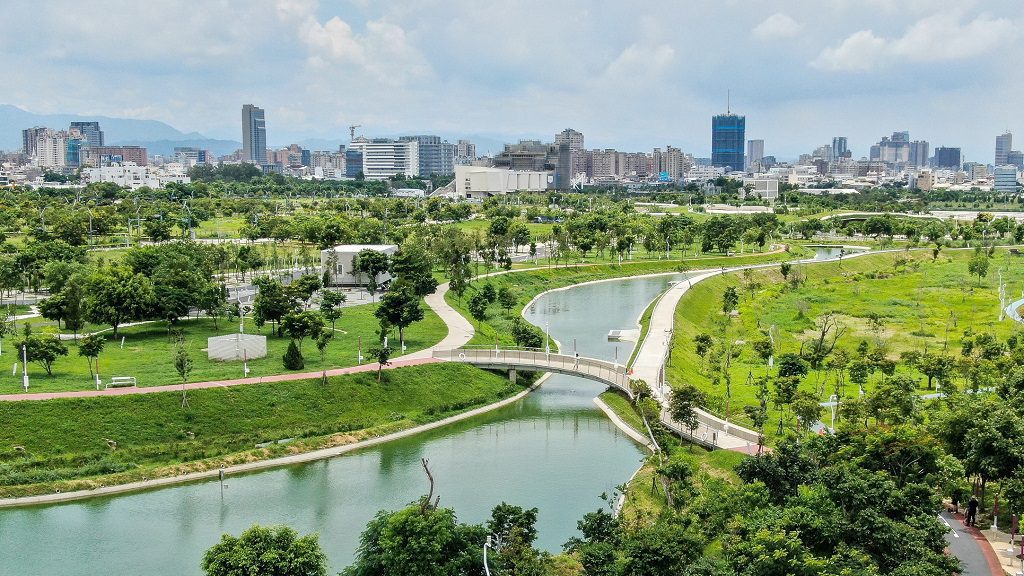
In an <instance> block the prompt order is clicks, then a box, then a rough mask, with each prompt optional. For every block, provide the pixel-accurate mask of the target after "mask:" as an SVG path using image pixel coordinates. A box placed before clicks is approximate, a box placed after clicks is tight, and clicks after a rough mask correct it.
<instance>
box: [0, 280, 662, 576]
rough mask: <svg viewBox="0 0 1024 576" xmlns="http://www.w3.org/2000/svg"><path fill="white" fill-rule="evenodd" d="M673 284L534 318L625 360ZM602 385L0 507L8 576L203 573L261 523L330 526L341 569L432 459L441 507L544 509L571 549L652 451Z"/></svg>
mask: <svg viewBox="0 0 1024 576" xmlns="http://www.w3.org/2000/svg"><path fill="white" fill-rule="evenodd" d="M669 280H670V278H669V277H659V278H643V279H633V280H622V281H615V282H607V283H600V284H592V285H588V286H581V287H577V288H573V289H571V290H566V291H560V292H555V293H552V294H549V295H547V296H546V297H544V298H542V299H540V300H538V302H536V303H535V305H534V306H533V307H532V308H531V310H529V311H527V317H528V319H529V320H530V321H531V322H534V323H535V324H537V325H539V326H542V327H543V326H544V325H545V323H549V324H550V332H551V335H552V337H553V338H556V339H558V340H559V341H561V342H562V347H563V350H572V341H573V338H575V339H576V346H577V350H578V351H579V352H580V355H585V356H595V357H602V358H608V359H613V358H614V357H615V355H616V347H618V351H617V353H618V357H619V359H620V361H621V360H623V359H625V358H627V357H628V356H629V352H630V348H631V344H630V343H620V344H614V343H609V342H607V339H606V336H607V333H608V331H609V330H611V329H622V328H633V327H634V325H635V321H636V318H637V317H638V316H639V315H640V313H641V312H642V311H643V309H644V308H645V307H646V305H647V304H648V303H649V302H650V300H651V299H652V298H654V297H655V296H656V295H657V294H658V293H659V292H660V291H662V290H663V289H664V288H665V287H666V286H667V284H668V282H669ZM602 390H603V387H602V386H600V385H599V384H597V383H594V382H591V381H588V380H583V379H580V378H573V377H567V376H554V377H552V378H551V379H549V380H548V381H547V382H546V383H545V384H544V385H543V386H542V387H541V388H540V389H539V390H538V391H536V392H535V393H533V394H530V395H529V396H527V397H526V398H525V399H524V400H522V401H520V402H518V403H516V404H514V405H511V406H508V407H506V408H504V409H501V410H497V411H494V412H491V413H489V414H484V415H481V416H479V417H477V418H473V419H470V420H467V421H464V422H461V423H458V424H455V425H452V426H448V427H445V428H444V429H440V430H434V431H431V432H427V433H424V434H420V435H417V436H415V437H413V438H407V439H404V440H399V441H396V442H392V443H389V444H387V445H384V446H379V447H376V448H372V449H367V450H363V451H360V452H357V453H353V454H349V455H345V456H340V457H337V458H333V459H330V460H322V461H319V462H314V463H310V464H304V465H298V466H290V467H286V468H280V469H275V470H270V471H265V472H259V473H255V474H251V475H247V476H233V477H231V476H229V477H228V479H227V481H226V482H225V484H226V487H225V488H224V490H223V493H222V491H221V487H220V485H219V483H218V482H204V483H196V484H187V485H182V486H176V487H171V488H165V489H161V490H154V491H150V492H142V493H135V494H130V495H125V496H118V497H112V498H102V499H92V500H86V501H81V502H72V503H68V504H61V505H55V506H45V507H35V508H24V509H14V510H0V575H7V574H11V575H15V574H16V575H19V576H29V575H36V574H39V575H43V574H46V575H50V574H62V575H78V574H81V575H94V574H176V575H177V574H201V570H200V568H199V563H200V559H201V557H202V553H203V551H204V550H206V549H207V548H208V547H209V546H211V545H212V544H213V543H215V542H216V541H217V539H218V538H219V537H220V535H221V534H222V533H224V532H231V533H238V532H240V531H242V530H244V529H245V528H247V527H248V526H250V525H251V524H253V523H256V522H258V523H261V524H288V525H290V526H293V527H294V528H296V529H297V530H299V531H300V532H313V531H315V532H319V533H320V538H321V542H322V544H323V546H324V549H325V550H326V552H327V554H328V557H329V558H330V560H331V569H332V571H334V572H336V571H338V570H340V569H341V568H343V567H344V566H345V565H347V564H349V563H350V562H351V560H352V556H353V554H354V551H355V549H356V546H357V545H358V538H359V533H360V532H361V531H362V529H363V527H364V526H365V525H366V523H367V521H369V520H370V519H371V518H372V517H373V515H374V514H375V513H376V512H377V511H378V510H381V509H395V508H398V507H400V506H403V505H405V504H407V503H409V502H411V501H413V500H415V499H417V498H418V497H419V496H420V495H422V494H425V493H426V491H427V481H426V479H425V477H424V475H423V472H422V470H421V468H420V458H421V457H423V458H428V459H429V460H430V467H431V470H432V472H433V474H434V477H435V479H436V494H439V495H440V496H441V504H442V505H445V506H451V507H453V508H455V510H456V511H457V513H458V514H459V518H460V520H462V521H466V522H480V521H482V520H484V519H485V518H486V517H487V516H488V515H489V512H490V509H491V508H492V507H493V506H494V505H495V504H497V503H499V502H501V501H503V500H504V501H507V502H511V503H514V504H518V505H522V506H530V507H532V506H536V507H538V508H540V517H539V519H538V529H539V532H540V536H539V544H540V545H541V546H542V547H544V548H546V549H548V550H552V551H556V550H559V549H560V546H561V544H562V543H563V542H565V540H566V539H568V538H569V537H570V536H572V535H573V534H574V533H575V531H576V521H577V520H578V519H579V518H580V517H581V516H582V515H583V514H584V513H586V512H588V511H591V510H594V509H596V508H598V507H600V506H602V505H604V502H603V501H602V500H601V499H600V495H601V494H602V493H603V492H611V491H612V490H613V489H614V487H615V486H616V485H619V484H621V483H623V482H625V481H626V480H627V479H628V478H629V476H630V475H631V474H632V473H633V471H634V470H635V469H636V468H637V466H638V465H639V463H640V461H641V459H642V457H643V452H642V450H641V448H640V447H639V446H637V445H636V444H635V443H633V442H632V441H631V440H630V439H629V438H627V437H626V436H625V435H623V434H622V433H621V432H620V431H619V430H618V429H616V428H615V427H614V426H613V425H612V424H611V423H610V422H609V421H608V420H607V418H606V417H605V416H604V415H603V414H602V413H601V412H600V411H599V410H597V408H596V407H595V406H594V404H593V398H594V396H596V395H597V394H599V393H600V392H601V391H602Z"/></svg>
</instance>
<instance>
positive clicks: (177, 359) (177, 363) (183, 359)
mask: <svg viewBox="0 0 1024 576" xmlns="http://www.w3.org/2000/svg"><path fill="white" fill-rule="evenodd" d="M174 370H175V371H176V372H177V373H178V377H179V378H181V405H182V407H184V406H188V398H187V397H186V396H185V394H186V390H185V385H186V384H188V377H189V374H191V373H192V356H190V355H189V353H188V349H186V348H185V343H184V342H183V341H182V340H181V339H180V338H179V339H178V344H177V346H175V351H174Z"/></svg>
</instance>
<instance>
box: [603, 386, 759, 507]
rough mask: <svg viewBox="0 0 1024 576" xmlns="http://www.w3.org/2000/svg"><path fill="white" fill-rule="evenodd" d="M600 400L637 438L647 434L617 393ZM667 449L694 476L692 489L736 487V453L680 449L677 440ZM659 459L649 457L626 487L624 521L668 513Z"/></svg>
mask: <svg viewBox="0 0 1024 576" xmlns="http://www.w3.org/2000/svg"><path fill="white" fill-rule="evenodd" d="M601 400H602V401H604V403H605V404H607V405H608V407H609V408H611V409H612V410H613V411H614V412H615V413H616V414H617V415H618V416H619V418H621V419H622V420H623V422H625V423H626V424H627V425H629V426H630V427H631V428H633V429H634V430H636V431H637V432H639V433H640V434H646V431H645V427H644V424H643V420H642V419H641V418H640V414H639V413H638V412H637V411H636V410H635V409H634V408H633V406H632V404H630V402H629V400H628V399H627V398H626V397H625V396H624V395H622V394H621V393H618V392H613V391H608V392H605V393H603V394H601ZM668 442H669V443H670V444H671V445H670V446H667V447H666V448H668V449H669V451H670V452H671V453H672V454H673V456H672V457H673V458H681V459H684V460H687V461H690V462H691V463H692V464H693V466H694V468H695V470H696V473H695V474H694V479H695V485H696V486H698V487H699V486H700V485H701V484H702V483H703V482H704V481H705V480H706V479H707V478H718V479H721V480H724V481H726V482H730V483H739V478H738V477H737V476H736V473H735V472H734V469H735V468H736V466H737V465H738V464H739V463H740V462H741V461H743V459H744V458H746V456H745V455H743V454H741V453H739V452H731V451H729V450H714V451H711V450H706V449H704V448H702V447H700V446H694V445H689V444H687V445H680V444H679V440H677V439H674V438H673V439H670V440H668ZM662 458H663V456H662V455H659V454H655V455H652V456H650V457H649V458H648V459H647V461H646V462H645V463H644V465H643V466H642V467H641V468H640V470H639V471H638V472H637V473H636V476H634V477H633V479H632V481H630V482H629V484H628V485H627V486H626V489H625V495H626V501H625V504H624V506H623V508H622V511H621V514H622V517H623V518H624V519H625V520H626V521H630V522H634V521H635V522H639V523H646V522H650V521H652V520H654V519H655V518H657V517H658V515H660V514H661V513H663V512H665V511H667V510H668V503H667V501H666V499H665V493H664V489H663V487H662V486H661V484H660V483H658V481H657V469H658V466H659V463H660V462H661V459H662Z"/></svg>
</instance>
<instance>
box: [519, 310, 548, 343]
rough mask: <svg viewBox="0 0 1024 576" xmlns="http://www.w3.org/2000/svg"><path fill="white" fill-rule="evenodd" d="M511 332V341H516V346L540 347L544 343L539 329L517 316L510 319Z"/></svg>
mask: <svg viewBox="0 0 1024 576" xmlns="http://www.w3.org/2000/svg"><path fill="white" fill-rule="evenodd" d="M511 333H512V341H513V342H515V343H516V346H520V347H523V348H540V347H541V346H543V345H544V335H543V334H541V332H540V330H539V329H538V328H537V327H536V326H534V325H532V324H530V323H529V322H527V321H525V320H523V319H522V318H521V317H519V316H516V317H515V318H513V319H512V329H511Z"/></svg>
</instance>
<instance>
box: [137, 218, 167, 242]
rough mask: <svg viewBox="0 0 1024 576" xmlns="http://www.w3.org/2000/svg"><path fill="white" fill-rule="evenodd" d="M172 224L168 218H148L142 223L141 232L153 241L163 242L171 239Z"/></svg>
mask: <svg viewBox="0 0 1024 576" xmlns="http://www.w3.org/2000/svg"><path fill="white" fill-rule="evenodd" d="M173 227H174V224H173V223H172V222H171V221H170V220H169V219H164V218H150V219H149V220H146V221H145V222H143V223H142V233H143V234H145V235H146V236H149V239H150V240H152V241H153V242H164V241H167V240H170V239H171V229H172V228H173Z"/></svg>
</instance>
